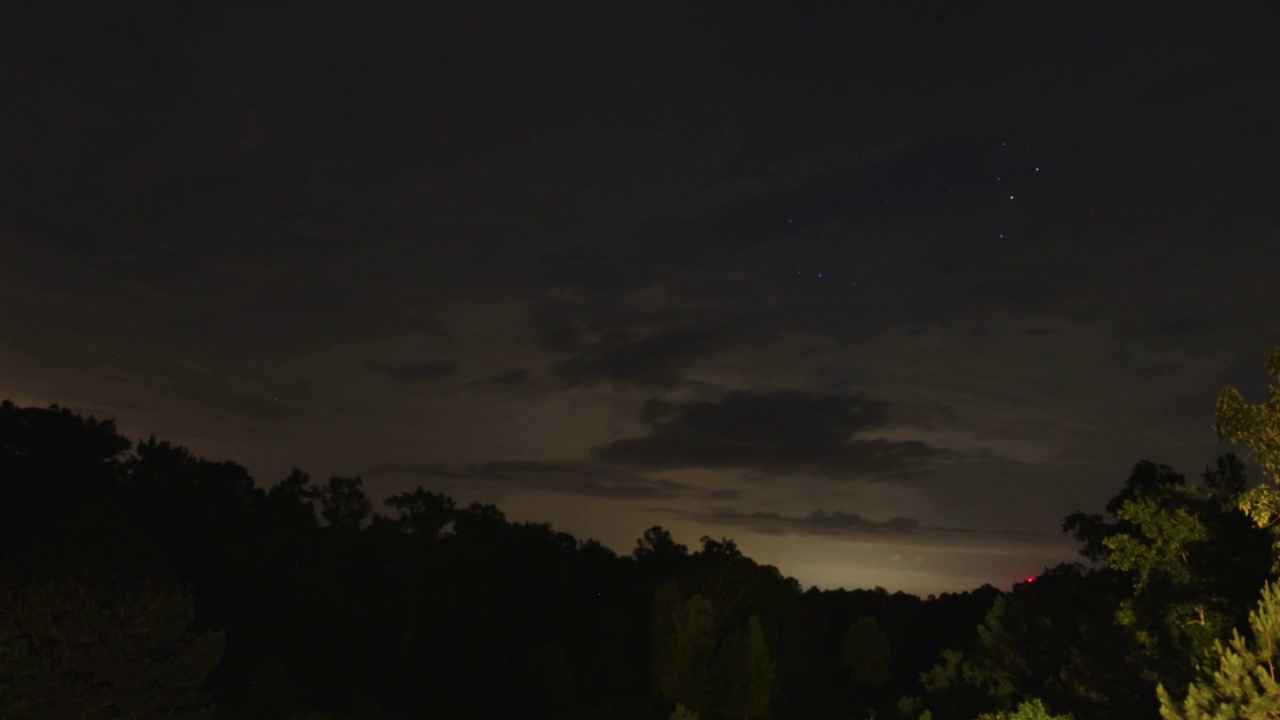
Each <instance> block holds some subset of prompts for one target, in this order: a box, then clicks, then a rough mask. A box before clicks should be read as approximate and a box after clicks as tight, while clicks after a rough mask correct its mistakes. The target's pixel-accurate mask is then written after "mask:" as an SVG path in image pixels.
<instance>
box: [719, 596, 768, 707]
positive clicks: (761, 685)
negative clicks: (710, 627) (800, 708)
mask: <svg viewBox="0 0 1280 720" xmlns="http://www.w3.org/2000/svg"><path fill="white" fill-rule="evenodd" d="M711 676H712V678H713V681H714V682H715V686H716V691H717V692H716V697H715V707H716V711H717V714H720V715H724V716H726V717H741V718H766V717H768V716H769V701H770V700H771V699H772V698H773V686H774V682H775V680H776V678H777V666H776V664H775V663H774V661H773V659H772V658H770V656H769V646H768V644H767V643H766V642H765V639H764V628H763V626H761V624H760V618H759V617H757V616H755V615H752V616H751V618H750V619H749V620H747V627H746V629H745V630H735V631H733V632H732V633H730V634H729V636H728V637H726V638H725V639H724V642H723V643H721V644H720V649H719V652H717V653H716V658H715V661H714V663H713V664H712V668H711Z"/></svg>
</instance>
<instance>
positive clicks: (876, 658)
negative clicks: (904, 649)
mask: <svg viewBox="0 0 1280 720" xmlns="http://www.w3.org/2000/svg"><path fill="white" fill-rule="evenodd" d="M889 655H890V648H889V638H888V637H886V636H885V634H884V633H883V632H881V631H880V623H878V622H876V619H875V618H873V617H866V616H863V617H860V618H858V619H857V620H855V621H854V622H853V623H852V624H851V625H849V629H848V631H847V632H846V633H845V639H844V662H845V664H846V665H848V666H849V682H850V684H852V685H855V686H859V685H879V684H881V683H883V682H885V681H886V680H888V679H889Z"/></svg>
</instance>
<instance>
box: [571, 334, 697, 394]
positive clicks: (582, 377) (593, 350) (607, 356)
mask: <svg viewBox="0 0 1280 720" xmlns="http://www.w3.org/2000/svg"><path fill="white" fill-rule="evenodd" d="M718 340H719V334H718V333H717V332H716V331H714V330H707V329H702V328H675V329H671V330H662V331H658V332H654V333H650V334H648V335H645V336H644V337H640V338H632V337H631V335H630V334H629V333H617V334H615V335H613V336H610V337H605V338H604V339H602V340H601V341H600V342H597V343H595V344H592V345H587V346H585V347H583V348H582V349H581V350H580V351H579V353H578V355H576V356H574V357H572V358H569V359H568V360H564V361H562V362H560V363H557V364H556V365H554V366H552V368H551V373H552V374H553V375H555V376H557V377H559V378H562V379H564V380H568V381H569V382H570V383H572V384H574V385H593V384H596V383H600V382H614V383H626V384H631V385H637V386H640V387H661V386H669V385H674V384H675V383H676V382H678V381H679V379H680V376H679V371H680V370H681V369H683V368H684V367H685V366H687V365H688V364H689V363H691V362H693V361H694V360H697V359H698V358H700V357H703V356H705V355H707V354H709V353H710V352H712V351H713V350H715V349H716V348H717V347H718Z"/></svg>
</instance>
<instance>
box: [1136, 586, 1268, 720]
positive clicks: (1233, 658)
mask: <svg viewBox="0 0 1280 720" xmlns="http://www.w3.org/2000/svg"><path fill="white" fill-rule="evenodd" d="M1249 628H1250V631H1251V635H1252V638H1251V639H1246V638H1245V636H1243V635H1241V634H1240V632H1239V631H1236V630H1233V631H1232V634H1231V640H1230V641H1229V642H1227V643H1225V644H1224V643H1222V642H1220V641H1219V642H1216V643H1214V647H1213V651H1212V653H1211V656H1210V658H1209V660H1208V661H1207V662H1205V663H1204V664H1203V665H1202V667H1201V668H1200V676H1199V678H1198V679H1197V680H1196V681H1195V682H1193V683H1192V684H1191V686H1190V687H1189V688H1188V691H1187V695H1186V697H1185V698H1184V699H1182V700H1181V701H1179V700H1177V699H1176V698H1174V697H1173V696H1172V695H1171V694H1170V693H1169V692H1168V691H1167V690H1166V689H1165V687H1164V685H1163V684H1162V685H1160V687H1159V688H1158V689H1157V693H1158V695H1159V698H1160V714H1161V715H1162V716H1163V717H1164V718H1165V720H1230V719H1232V718H1280V683H1277V681H1276V662H1277V661H1280V586H1277V585H1276V584H1275V583H1268V584H1267V585H1266V586H1265V587H1264V588H1263V591H1262V599H1261V600H1260V601H1259V603H1258V606H1257V607H1256V608H1255V609H1254V610H1253V611H1252V612H1251V613H1250V614H1249Z"/></svg>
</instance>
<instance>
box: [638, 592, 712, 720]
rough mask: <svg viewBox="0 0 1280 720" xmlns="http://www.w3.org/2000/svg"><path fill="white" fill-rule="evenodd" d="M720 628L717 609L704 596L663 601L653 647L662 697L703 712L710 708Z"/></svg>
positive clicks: (654, 665)
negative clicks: (713, 660) (712, 667)
mask: <svg viewBox="0 0 1280 720" xmlns="http://www.w3.org/2000/svg"><path fill="white" fill-rule="evenodd" d="M717 630H718V624H717V621H716V612H715V608H713V607H712V605H711V601H710V600H708V599H706V598H705V597H703V596H701V595H694V596H693V597H690V598H687V599H685V600H680V601H676V602H673V603H670V604H667V605H665V606H664V605H662V604H661V603H660V605H659V607H658V617H657V621H656V627H655V628H654V649H653V677H654V687H655V689H656V690H657V692H658V695H659V696H660V697H662V698H663V699H664V700H667V701H669V702H677V703H681V704H683V705H684V706H686V707H688V708H691V709H693V710H694V711H695V712H699V713H705V712H706V711H707V710H708V709H709V708H710V706H711V699H712V696H711V674H710V671H709V668H708V663H709V662H710V660H711V654H712V652H713V651H714V649H715V641H716V633H717Z"/></svg>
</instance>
